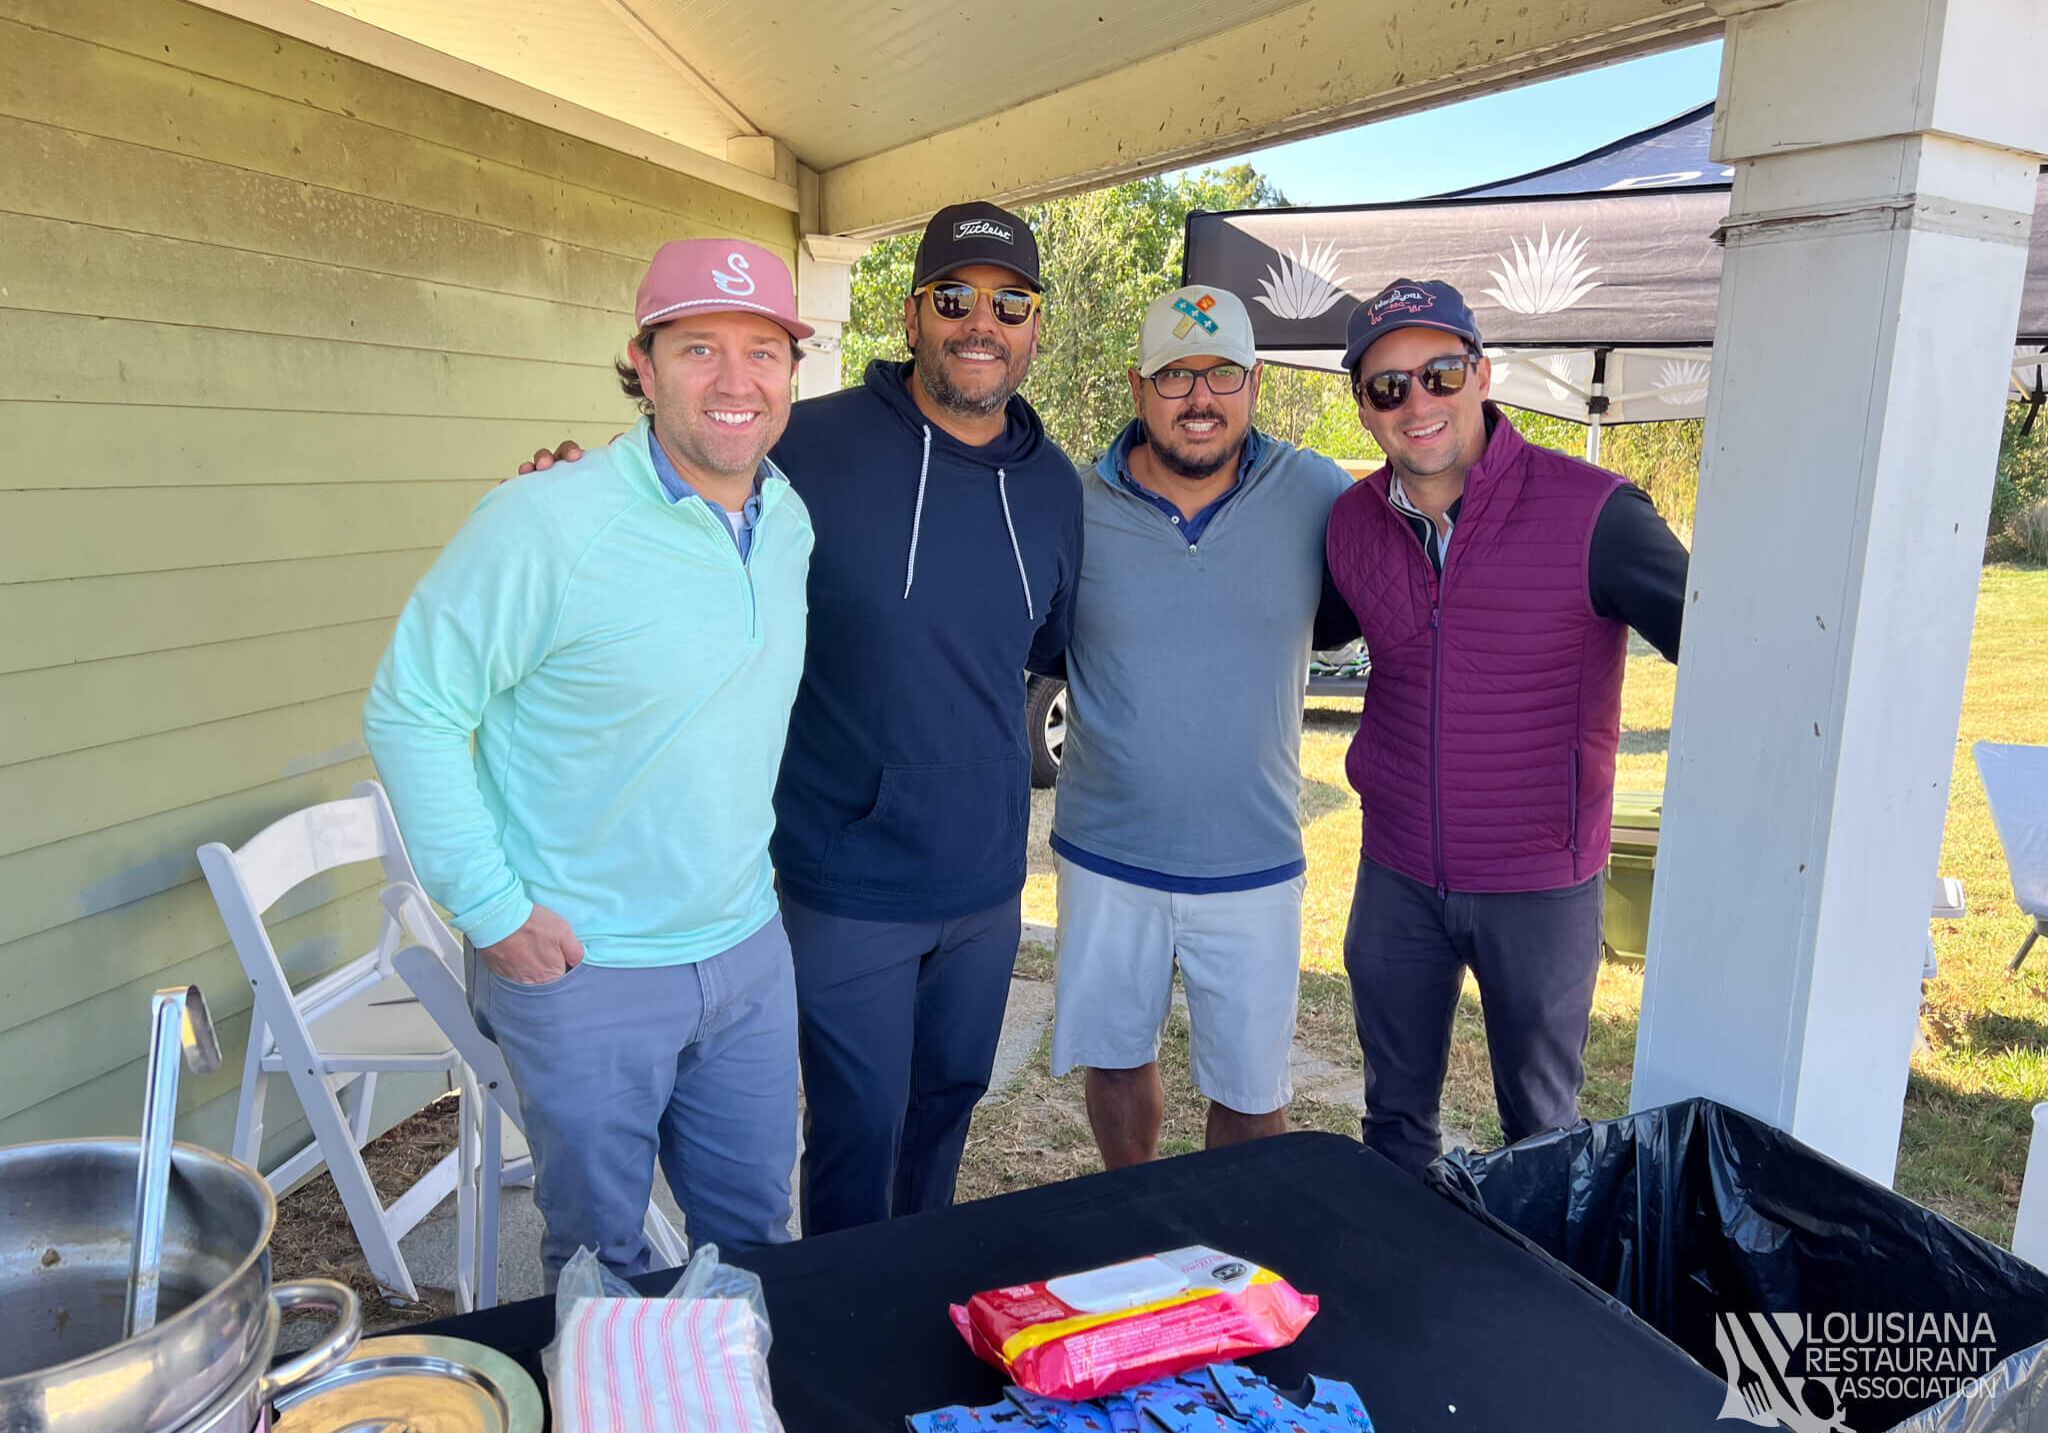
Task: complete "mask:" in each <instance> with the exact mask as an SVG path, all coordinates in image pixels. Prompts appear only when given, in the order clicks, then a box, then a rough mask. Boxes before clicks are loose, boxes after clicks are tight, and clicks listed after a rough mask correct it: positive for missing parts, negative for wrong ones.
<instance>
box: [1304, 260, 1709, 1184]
mask: <svg viewBox="0 0 2048 1433" xmlns="http://www.w3.org/2000/svg"><path fill="white" fill-rule="evenodd" d="M1348 337H1349V340H1350V341H1349V344H1348V346H1347V348H1346V351H1345V354H1344V367H1345V369H1346V370H1347V371H1348V372H1349V373H1350V374H1351V385H1352V391H1353V393H1355V394H1356V395H1357V397H1358V412H1359V417H1360V419H1361V420H1362V421H1363V422H1364V424H1365V427H1366V430H1367V431H1368V432H1370V433H1371V434H1372V436H1373V437H1374V438H1375V439H1376V440H1377V441H1378V442H1379V445H1380V447H1381V448H1382V449H1383V450H1384V451H1385V452H1386V454H1387V459H1388V462H1387V466H1386V467H1385V468H1384V469H1383V470H1382V471H1380V472H1379V473H1377V474H1375V475H1373V476H1372V477H1369V478H1367V479H1365V480H1364V481H1362V482H1359V483H1358V484H1356V485H1355V486H1353V487H1352V489H1351V490H1350V491H1349V492H1347V493H1345V494H1344V495H1343V496H1342V497H1340V498H1339V499H1338V500H1337V504H1336V506H1335V508H1333V509H1332V510H1331V513H1330V527H1329V539H1328V555H1329V564H1330V572H1331V575H1332V577H1333V578H1334V579H1335V581H1336V583H1337V587H1338V589H1339V590H1340V591H1341V592H1342V593H1343V594H1344V597H1345V599H1346V600H1347V601H1348V602H1349V603H1350V604H1351V608H1352V610H1353V611H1354V612H1356V613H1357V614H1358V619H1359V625H1360V627H1361V628H1362V629H1363V632H1364V635H1365V642H1366V646H1367V648H1368V650H1369V651H1370V652H1371V654H1372V685H1371V688H1370V690H1369V691H1368V694H1367V696H1366V699H1365V714H1364V717H1363V718H1362V719H1361V721H1360V722H1359V727H1358V735H1357V737H1356V738H1355V739H1354V740H1353V742H1352V744H1351V751H1350V754H1349V756H1348V757H1347V758H1346V760H1345V770H1346V773H1347V774H1348V775H1349V777H1350V779H1351V784H1352V786H1353V787H1354V788H1356V790H1357V791H1358V794H1359V797H1360V799H1361V801H1362V803H1363V806H1364V814H1365V837H1364V851H1363V853H1362V854H1361V856H1360V859H1359V863H1358V884H1357V887H1356V890H1355V891H1354V893H1353V896H1352V901H1351V921H1350V925H1349V927H1348V928H1347V929H1346V931H1345V935H1344V964H1345V968H1346V969H1347V970H1348V971H1349V972H1350V974H1351V989H1352V999H1353V1004H1354V1008H1355V1013H1356V1016H1357V1021H1358V1038H1359V1043H1360V1045H1361V1046H1362V1047H1363V1048H1364V1052H1365V1067H1366V1068H1365V1101H1366V1113H1365V1120H1364V1126H1365V1142H1366V1144H1367V1145H1369V1146H1370V1147H1372V1148H1373V1149H1376V1150H1378V1151H1379V1152H1380V1153H1381V1154H1384V1155H1385V1156H1386V1157H1387V1158H1389V1159H1391V1160H1393V1161H1394V1163H1396V1164H1398V1165H1400V1166H1401V1167H1402V1168H1404V1169H1407V1170H1409V1171H1411V1172H1417V1173H1419V1172H1420V1171H1421V1169H1422V1168H1423V1166H1424V1165H1426V1164H1428V1163H1429V1161H1430V1160H1432V1159H1434V1158H1435V1157H1436V1155H1437V1153H1438V1150H1439V1145H1440V1134H1439V1131H1438V1125H1437V1109H1438V1105H1439V1102H1440V1100H1441V1097H1442V1093H1443V1081H1444V1071H1445V1069H1446V1067H1447V1065H1448V1064H1449V1061H1450V1048H1451V1022H1452V1017H1453V1016H1454V1015H1455V1013H1456V1011H1457V1005H1458V992H1459V989H1460V987H1461V986H1462V984H1463V982H1464V972H1465V970H1466V969H1468V968H1469V969H1470V970H1471V971H1472V974H1473V976H1474V978H1475V979H1476V980H1477V981H1478V984H1479V997H1480V1001H1481V1004H1482V1006H1483V1007H1484V1010H1485V1016H1486V1042H1487V1048H1488V1052H1489V1054H1490V1056H1491V1059H1492V1064H1493V1087H1494V1098H1495V1099H1496V1101H1497V1102H1498V1104H1499V1107H1500V1122H1501V1129H1502V1131H1503V1132H1504V1133H1505V1134H1506V1136H1507V1139H1508V1142H1509V1143H1513V1142H1514V1141H1516V1140H1519V1139H1524V1138H1527V1137H1528V1136H1530V1135H1533V1134H1539V1133H1541V1132H1543V1131H1545V1130H1550V1129H1562V1128H1565V1127H1567V1126H1569V1125H1572V1124H1574V1123H1576V1122H1577V1120H1578V1117H1579V1110H1578V1097H1579V1088H1580V1086H1581V1085H1582V1084H1584V1082H1585V1066H1584V1054H1585V1045H1586V1030H1587V1025H1588V1022H1589V1020H1590V1017H1591V1013H1592V1006H1593V986H1594V981H1595V978H1596V976H1597V975H1598V973H1599V968H1600V926H1601V915H1602V908H1603V904H1604V900H1605V893H1604V890H1603V887H1602V879H1603V874H1604V872H1605V870H1606V865H1607V849H1608V841H1609V836H1610V822H1611V821H1612V818H1613V801H1614V753H1615V748H1616V746H1617V745H1618V743H1619V741H1620V732H1621V679H1622V669H1623V663H1624V660H1625V659H1626V657H1627V653H1628V629H1629V628H1631V627H1633V628H1634V629H1635V630H1636V631H1637V632H1639V633H1641V634H1642V636H1643V637H1644V638H1645V639H1646V640H1647V641H1649V642H1650V643H1651V644H1652V645H1653V646H1655V647H1656V648H1657V650H1658V651H1660V652H1662V653H1663V654H1664V656H1665V657H1666V658H1667V659H1669V660H1672V661H1676V660H1677V658H1678V631H1679V623H1680V620H1681V617H1682V616H1683V612H1684V602H1685V574H1686V560H1687V554H1686V551H1685V548H1684V547H1683V546H1682V545H1681V544H1680V543H1679V541H1678V539H1677V538H1676V537H1674V536H1673V535H1672V533H1671V529H1670V528H1669V527H1667V526H1666V525H1665V524H1664V521H1663V519H1662V518H1660V517H1658V515H1657V510H1656V509H1655V508H1654V507H1652V506H1651V504H1650V500H1649V498H1648V497H1647V496H1646V495H1645V494H1644V493H1643V492H1642V491H1641V490H1640V489H1638V488H1636V487H1634V486H1633V485H1631V484H1630V483H1628V482H1627V481H1626V480H1624V479H1622V478H1619V477H1617V476H1615V475H1614V474H1613V473H1610V472H1607V471H1605V470H1603V469H1601V468H1596V467H1594V466H1592V465H1591V464H1590V463H1582V462H1580V461H1578V460H1577V459H1575V458H1570V457H1566V456H1565V455H1564V454H1561V453H1556V452H1552V451H1551V450H1549V449H1547V448H1539V447H1536V446H1534V445H1532V444H1530V443H1528V442H1525V441H1524V440H1523V438H1522V436H1521V435H1520V434H1519V433H1517V432H1516V431H1515V427H1514V425H1513V424H1512V423H1510V422H1509V421H1508V419H1507V418H1506V416H1505V415H1503V414H1502V412H1501V411H1500V409H1499V408H1497V407H1495V406H1494V405H1493V404H1491V403H1489V402H1488V401H1487V392H1488V387H1489V383H1490V381H1491V376H1492V374H1491V367H1490V365H1489V364H1488V362H1487V360H1486V358H1485V356H1484V354H1483V352H1482V350H1481V347H1480V339H1479V330H1478V326H1477V325H1476V324H1475V323H1474V322H1473V319H1472V313H1471V310H1470V309H1469V308H1467V307H1466V305H1465V301H1464V299H1463V298H1462V297H1461V296H1460V295H1459V293H1458V291H1457V290H1456V289H1454V288H1452V287H1451V286H1450V285H1449V284H1446V283H1441V282H1423V283H1417V282H1414V281H1412V280H1408V279H1401V280H1397V281H1396V282H1394V283H1392V284H1389V285H1388V286H1387V287H1386V288H1385V289H1383V290H1381V291H1380V293H1379V294H1378V295H1377V296H1376V297H1375V298H1374V299H1373V300H1372V301H1371V302H1370V303H1367V304H1364V305H1362V306H1360V307H1359V309H1358V310H1357V311H1356V312H1355V313H1353V314H1352V316H1351V322H1350V325H1349V331H1348Z"/></svg>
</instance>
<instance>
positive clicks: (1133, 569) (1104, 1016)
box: [1052, 285, 1358, 1169]
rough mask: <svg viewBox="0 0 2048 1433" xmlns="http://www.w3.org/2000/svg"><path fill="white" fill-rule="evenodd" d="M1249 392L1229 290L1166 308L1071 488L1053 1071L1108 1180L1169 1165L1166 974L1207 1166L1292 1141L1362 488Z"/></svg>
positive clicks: (1238, 310)
mask: <svg viewBox="0 0 2048 1433" xmlns="http://www.w3.org/2000/svg"><path fill="white" fill-rule="evenodd" d="M1259 373H1260V370H1259V363H1258V354H1257V351H1256V349H1255V346H1254V344H1253V341H1252V326H1251V318H1250V316H1249V315H1248V314H1247V313H1246V312H1245V307H1244V304H1243V303H1242V302H1240V301H1239V300H1238V298H1237V297H1236V296H1235V295H1233V294H1230V293H1226V292H1224V291H1223V290H1221V289H1212V288H1207V287H1204V286H1200V285H1196V286H1191V287H1188V288H1183V289H1179V290H1176V291H1175V292H1173V293H1170V294H1167V295H1165V296H1164V297H1162V298H1160V299H1159V300H1157V301H1156V302H1155V303H1153V304H1152V305H1151V307H1150V308H1148V309H1147V310H1146V311H1145V321H1144V326H1143V329H1142V332H1141V334H1140V339H1139V355H1138V365H1137V367H1135V368H1133V369H1132V370H1131V371H1130V380H1131V395H1132V399H1133V401H1134V403H1135V405H1136V409H1137V416H1136V417H1135V419H1134V420H1133V421H1132V423H1131V424H1130V426H1129V427H1128V428H1126V429H1125V430H1124V432H1123V434H1122V435H1121V436H1120V437H1119V438H1118V439H1117V440H1116V442H1115V443H1113V444H1112V445H1111V446H1110V449H1109V451H1108V452H1107V453H1105V454H1104V455H1103V456H1102V459H1101V461H1100V462H1099V463H1098V464H1097V465H1096V467H1095V470H1094V471H1093V472H1092V473H1089V474H1087V475H1085V476H1084V477H1083V479H1082V512H1083V517H1084V521H1085V541H1084V543H1083V545H1082V559H1081V576H1080V583H1079V586H1078V587H1077V588H1076V590H1075V599H1074V629H1073V634H1072V636H1071V637H1070V639H1069V641H1068V646H1067V657H1066V664H1067V682H1068V690H1069V697H1068V703H1069V705H1068V721H1067V740H1066V750H1065V753H1064V757H1063V760H1062V763H1061V769H1060V781H1059V791H1058V799H1057V804H1056V807H1055V814H1054V817H1053V835H1052V847H1053V851H1054V852H1055V854H1056V857H1057V860H1058V880H1059V986H1058V1011H1057V1015H1056V1017H1055V1021H1054V1026H1053V1043H1052V1061H1053V1073H1054V1074H1055V1075H1064V1074H1066V1073H1067V1072H1068V1071H1069V1070H1071V1069H1073V1068H1075V1067H1076V1066H1081V1067H1085V1068H1086V1070H1087V1077H1086V1080H1087V1089H1086V1094H1087V1105H1088V1122H1089V1125H1090V1127H1091V1128H1092V1129H1093V1131H1094V1134H1095V1142H1096V1145H1097V1146H1098V1147H1099V1148H1100V1149H1101V1151H1102V1159H1103V1163H1104V1164H1105V1165H1106V1166H1108V1167H1109V1168H1112V1169H1114V1168H1118V1167H1120V1166H1122V1165H1126V1164H1134V1163H1138V1162H1140V1161H1143V1160H1148V1159H1151V1158H1153V1157H1154V1156H1156V1155H1157V1153H1158V1148H1159V1129H1160V1123H1161V1121H1162V1119H1163V1117H1164V1111H1165V1091H1164V1087H1163V1086H1162V1084H1161V1082H1160V1077H1159V1063H1158V1057H1159V1037H1160V1032H1161V1030H1162V1029H1163V1027H1164V1026H1165V1023H1166V1016H1167V1011H1168V1008H1169V1003H1170V1001H1171V999H1172V991H1173V973H1174V968H1175V966H1176V965H1178V966H1179V968H1180V972H1181V978H1182V981H1183V983H1184V984H1185V985H1186V987H1187V996H1188V1017H1189V1026H1190V1031H1189V1034H1190V1040H1189V1047H1190V1049H1189V1053H1190V1063H1191V1065H1192V1070H1193V1075H1194V1082H1195V1085H1196V1087H1197V1088H1198V1089H1200V1090H1201V1092H1202V1093H1203V1094H1204V1095H1205V1096H1207V1097H1208V1100H1209V1115H1208V1130H1207V1136H1208V1138H1207V1142H1208V1144H1209V1145H1210V1147H1212V1148H1213V1147H1215V1146H1218V1145H1224V1144H1233V1143H1236V1142H1238V1141H1240V1140H1246V1139H1256V1138H1259V1137H1261V1136H1263V1135H1268V1134H1278V1133H1281V1132H1282V1131H1284V1130H1285V1129H1286V1127H1287V1102H1288V1100H1289V1099H1290V1098H1291V1097H1292V1094H1293V1091H1292V1088H1291V1086H1290V1084H1289V1081H1288V1073H1287V1055H1288V1050H1289V1048H1290V1046H1291V1045H1292V1043H1293V1038H1294V1015H1295V999H1296V994H1297V990H1298V987H1299V984H1300V964H1301V898H1302V890H1303V885H1304V872H1305V870H1306V868H1307V866H1306V862H1305V860H1304V859H1303V855H1302V844H1301V826H1300V821H1299V816H1298V812H1299V809H1300V798H1301V712H1302V697H1303V682H1304V675H1305V673H1306V671H1307V667H1308V655H1309V652H1310V650H1311V648H1312V647H1315V648H1322V647H1332V646H1339V645H1341V644H1343V643H1344V642H1347V641H1349V640H1351V638H1353V637H1355V636H1356V635H1357V632H1358V628H1357V625H1356V623H1355V621H1354V620H1353V619H1352V617H1351V613H1350V611H1349V609H1348V608H1347V607H1345V606H1344V604H1343V601H1342V599H1341V598H1339V597H1338V596H1337V595H1336V592H1335V589H1334V588H1333V587H1331V586H1330V585H1329V584H1328V582H1327V579H1326V577H1325V570H1324V559H1323V537H1324V528H1325V526H1326V524H1327V521H1328V518H1329V513H1330V507H1331V505H1332V504H1333V503H1335V502H1336V500H1337V497H1338V494H1340V493H1342V492H1343V491H1344V490H1345V489H1346V487H1347V486H1348V485H1349V484H1348V480H1347V479H1346V478H1345V476H1344V473H1343V470H1342V469H1340V468H1339V467H1338V466H1337V465H1336V464H1335V463H1333V462H1331V461H1330V460H1329V459H1328V458H1325V457H1322V456H1320V455H1318V454H1315V453H1310V452H1307V451H1304V450H1302V449H1299V448H1295V447H1293V446H1292V445H1290V444H1287V443H1284V442H1281V441H1280V440H1279V439H1277V438H1274V437H1272V436H1271V435H1269V434H1263V433H1260V432H1258V431H1256V430H1255V429H1254V428H1253V427H1252V421H1251V420H1252V414H1253V412H1254V410H1255V409H1256V407H1257V403H1258V388H1259Z"/></svg>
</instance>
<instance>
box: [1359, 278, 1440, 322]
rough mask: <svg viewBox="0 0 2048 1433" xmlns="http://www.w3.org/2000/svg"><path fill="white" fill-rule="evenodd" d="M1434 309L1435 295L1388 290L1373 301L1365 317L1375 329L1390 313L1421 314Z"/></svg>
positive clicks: (1409, 290) (1416, 290) (1421, 291)
mask: <svg viewBox="0 0 2048 1433" xmlns="http://www.w3.org/2000/svg"><path fill="white" fill-rule="evenodd" d="M1435 307H1436V295H1435V294H1432V293H1427V292H1425V291H1424V290H1422V289H1417V288H1398V289H1388V290H1387V291H1386V292H1385V293H1383V294H1381V295H1380V296H1379V297H1378V298H1377V299H1375V300H1374V301H1373V305H1372V312H1371V313H1369V314H1368V315H1366V322H1367V323H1370V324H1372V325H1373V326H1374V327H1375V328H1377V327H1378V326H1379V322H1380V320H1381V319H1383V318H1385V317H1386V316H1387V315H1388V314H1391V313H1421V312H1422V311H1423V310H1424V309H1431V308H1435Z"/></svg>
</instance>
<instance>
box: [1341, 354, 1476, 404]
mask: <svg viewBox="0 0 2048 1433" xmlns="http://www.w3.org/2000/svg"><path fill="white" fill-rule="evenodd" d="M1471 371H1472V360H1471V358H1470V357H1468V356H1467V355H1465V354H1462V353H1447V354H1445V355H1444V356H1443V357H1442V358H1432V359H1431V360H1430V361H1429V362H1427V363H1425V364H1423V365H1422V367H1420V368H1390V369H1388V370H1387V371H1386V372H1385V373H1375V374H1374V375H1373V376H1372V377H1370V378H1363V377H1358V376H1355V375H1354V376H1353V378H1352V380H1351V393H1352V396H1353V397H1355V398H1357V399H1359V400H1360V401H1362V402H1366V403H1370V404H1372V406H1373V408H1374V409H1375V410H1376V411H1378V412H1381V413H1391V412H1393V411H1394V410H1395V409H1396V408H1399V407H1400V406H1401V405H1402V404H1403V403H1406V402H1407V401H1408V388H1409V385H1410V384H1411V383H1420V384H1421V385H1422V388H1423V391H1424V392H1426V393H1429V394H1432V395H1433V396H1435V397H1438V398H1448V397H1450V396H1451V395H1452V394H1453V393H1461V392H1463V391H1464V388H1465V378H1466V376H1467V375H1468V374H1469V373H1471Z"/></svg>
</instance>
